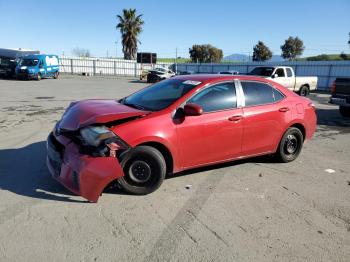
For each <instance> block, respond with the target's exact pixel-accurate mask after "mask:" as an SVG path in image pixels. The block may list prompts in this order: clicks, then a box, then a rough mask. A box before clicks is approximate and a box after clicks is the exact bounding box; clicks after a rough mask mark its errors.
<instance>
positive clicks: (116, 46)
mask: <svg viewBox="0 0 350 262" xmlns="http://www.w3.org/2000/svg"><path fill="white" fill-rule="evenodd" d="M114 43H115V59H117V58H118V41H115V42H114Z"/></svg>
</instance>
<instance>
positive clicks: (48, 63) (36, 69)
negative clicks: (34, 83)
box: [16, 54, 59, 80]
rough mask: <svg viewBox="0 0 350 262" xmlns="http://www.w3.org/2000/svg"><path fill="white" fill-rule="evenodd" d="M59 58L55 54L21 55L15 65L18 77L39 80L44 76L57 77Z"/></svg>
mask: <svg viewBox="0 0 350 262" xmlns="http://www.w3.org/2000/svg"><path fill="white" fill-rule="evenodd" d="M58 75H59V59H58V56H57V55H45V54H40V55H28V56H25V57H23V58H22V59H21V60H20V61H19V63H18V64H17V66H16V77H17V78H18V79H23V78H24V79H36V80H41V79H42V78H46V77H53V78H55V79H57V78H58Z"/></svg>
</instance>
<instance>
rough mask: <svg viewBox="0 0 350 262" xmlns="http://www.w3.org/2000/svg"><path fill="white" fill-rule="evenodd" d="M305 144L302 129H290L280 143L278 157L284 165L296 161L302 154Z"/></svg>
mask: <svg viewBox="0 0 350 262" xmlns="http://www.w3.org/2000/svg"><path fill="white" fill-rule="evenodd" d="M303 142H304V137H303V134H302V133H301V131H300V129H298V128H296V127H290V128H288V130H287V131H286V132H285V133H284V135H283V137H282V139H281V141H280V144H279V146H278V150H277V152H276V156H277V157H278V159H279V160H280V161H281V162H284V163H287V162H291V161H293V160H295V159H296V158H297V157H298V155H299V154H300V152H301V149H302V147H303Z"/></svg>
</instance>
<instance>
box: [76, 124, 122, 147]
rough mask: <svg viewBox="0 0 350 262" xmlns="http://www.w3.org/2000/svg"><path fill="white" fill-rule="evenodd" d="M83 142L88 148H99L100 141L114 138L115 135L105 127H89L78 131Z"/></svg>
mask: <svg viewBox="0 0 350 262" xmlns="http://www.w3.org/2000/svg"><path fill="white" fill-rule="evenodd" d="M80 135H81V137H82V138H83V140H84V142H85V143H86V144H88V145H90V146H95V147H97V146H99V145H100V144H101V143H102V141H104V140H107V139H109V138H113V137H115V134H114V133H113V132H112V131H110V130H109V129H108V128H107V127H105V126H89V127H85V128H82V129H80Z"/></svg>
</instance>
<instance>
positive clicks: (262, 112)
mask: <svg viewBox="0 0 350 262" xmlns="http://www.w3.org/2000/svg"><path fill="white" fill-rule="evenodd" d="M315 129H316V114H315V107H314V105H313V104H312V102H311V101H310V100H309V99H308V98H305V97H300V96H298V95H296V94H295V93H293V92H291V91H289V90H288V89H286V88H284V87H283V86H281V85H279V84H277V83H274V82H272V81H269V80H267V79H263V78H258V77H253V76H229V75H227V76H224V75H186V76H178V77H174V78H171V79H168V80H163V81H161V82H158V83H156V84H154V85H151V86H149V87H146V88H144V89H142V90H140V91H138V92H136V93H134V94H131V95H130V96H128V97H125V98H122V99H120V100H114V99H108V100H97V99H94V100H83V101H78V102H73V103H71V104H70V105H69V107H68V108H67V110H66V111H65V113H64V114H63V116H62V118H61V120H60V121H58V122H57V124H56V126H55V128H54V130H53V132H52V133H50V135H49V137H48V140H47V150H48V154H47V165H48V168H49V170H50V172H51V174H52V175H53V177H54V178H55V179H57V180H58V181H59V182H60V183H62V184H63V185H64V186H65V187H66V188H68V189H69V190H71V191H72V192H74V193H75V194H78V195H81V196H82V197H84V198H86V199H87V200H89V201H91V202H97V200H98V198H99V196H100V195H101V194H102V192H103V190H104V189H105V188H106V187H107V186H108V185H111V183H113V182H116V183H118V184H119V185H120V186H121V187H122V188H123V189H124V190H125V191H127V192H129V193H133V194H148V193H151V192H153V191H155V190H156V189H158V188H159V186H160V185H161V184H162V182H163V180H164V178H165V176H166V174H169V175H171V174H174V173H177V172H180V171H183V170H186V169H191V168H195V167H200V166H206V165H211V164H215V163H221V162H226V161H232V160H236V159H242V158H248V157H253V156H258V155H265V154H275V155H276V157H277V158H278V159H279V160H280V161H282V162H290V161H293V160H294V159H296V158H297V157H298V155H299V153H300V151H301V149H302V146H303V143H304V141H305V140H306V139H310V138H311V137H312V135H313V134H314V132H315Z"/></svg>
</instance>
